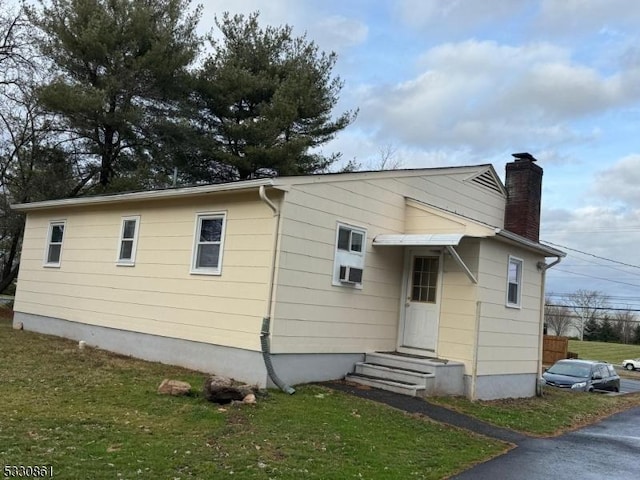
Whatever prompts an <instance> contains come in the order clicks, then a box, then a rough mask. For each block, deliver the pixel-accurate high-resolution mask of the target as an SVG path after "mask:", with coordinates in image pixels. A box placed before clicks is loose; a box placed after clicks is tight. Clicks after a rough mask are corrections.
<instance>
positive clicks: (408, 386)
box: [344, 373, 426, 397]
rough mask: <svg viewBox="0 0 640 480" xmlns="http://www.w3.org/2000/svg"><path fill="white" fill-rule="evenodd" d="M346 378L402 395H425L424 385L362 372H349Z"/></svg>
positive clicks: (348, 380)
mask: <svg viewBox="0 0 640 480" xmlns="http://www.w3.org/2000/svg"><path fill="white" fill-rule="evenodd" d="M344 379H345V380H346V381H347V382H352V383H357V384H360V385H367V386H369V387H373V388H379V389H380V390H387V391H390V392H395V393H399V394H401V395H408V396H410V397H418V396H423V395H424V392H425V389H426V387H425V386H424V385H416V384H413V383H408V382H399V381H394V380H388V379H384V378H379V377H375V376H371V375H364V374H361V373H349V374H347V375H346V376H345V377H344Z"/></svg>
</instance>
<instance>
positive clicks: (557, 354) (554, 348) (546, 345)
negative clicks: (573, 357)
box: [542, 335, 569, 365]
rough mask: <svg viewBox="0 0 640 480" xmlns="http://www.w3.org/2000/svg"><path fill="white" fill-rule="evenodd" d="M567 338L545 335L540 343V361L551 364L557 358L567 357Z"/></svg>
mask: <svg viewBox="0 0 640 480" xmlns="http://www.w3.org/2000/svg"><path fill="white" fill-rule="evenodd" d="M568 354H569V338H568V337H554V336H551V335H545V336H544V340H543V343H542V363H543V364H545V365H552V364H554V363H556V362H557V361H558V360H562V359H563V358H568Z"/></svg>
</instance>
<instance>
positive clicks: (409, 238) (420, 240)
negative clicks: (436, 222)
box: [373, 233, 464, 247]
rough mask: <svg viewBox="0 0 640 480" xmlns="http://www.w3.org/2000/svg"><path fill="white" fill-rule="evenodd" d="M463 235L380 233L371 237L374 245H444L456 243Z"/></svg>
mask: <svg viewBox="0 0 640 480" xmlns="http://www.w3.org/2000/svg"><path fill="white" fill-rule="evenodd" d="M463 236H464V235H462V234H460V233H430V234H406V235H402V234H382V235H376V237H375V238H374V239H373V245H375V246H380V247H383V246H389V247H392V246H410V247H446V246H450V245H458V244H459V243H460V240H462V237H463Z"/></svg>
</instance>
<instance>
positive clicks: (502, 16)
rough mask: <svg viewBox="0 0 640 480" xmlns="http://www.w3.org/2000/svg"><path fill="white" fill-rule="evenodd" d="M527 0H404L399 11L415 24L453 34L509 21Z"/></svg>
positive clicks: (403, 16)
mask: <svg viewBox="0 0 640 480" xmlns="http://www.w3.org/2000/svg"><path fill="white" fill-rule="evenodd" d="M527 3H529V2H528V0H524V1H523V0H492V1H490V2H488V1H477V0H447V1H442V0H402V1H398V2H397V3H395V12H396V15H398V17H399V18H400V19H401V21H403V22H404V23H405V24H406V25H408V26H409V27H411V28H415V29H425V31H428V32H430V33H431V32H434V30H435V32H437V33H442V32H444V31H446V32H448V33H449V34H452V33H459V32H464V31H466V30H470V29H476V28H478V27H481V26H483V25H485V24H487V23H490V22H498V23H499V22H501V21H506V20H507V19H508V18H509V17H510V16H511V15H513V14H514V13H515V12H517V11H519V10H521V9H522V8H523V7H525V6H526V4H527Z"/></svg>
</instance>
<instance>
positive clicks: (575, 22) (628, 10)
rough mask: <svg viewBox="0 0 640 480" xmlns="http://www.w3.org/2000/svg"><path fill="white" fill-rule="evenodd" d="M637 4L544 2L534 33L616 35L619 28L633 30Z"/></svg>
mask: <svg viewBox="0 0 640 480" xmlns="http://www.w3.org/2000/svg"><path fill="white" fill-rule="evenodd" d="M638 22H640V2H637V1H636V0H561V1H558V0H543V1H542V3H541V4H540V12H539V14H538V17H537V19H536V21H535V24H536V30H537V31H540V32H543V33H545V34H547V35H549V34H555V35H562V36H572V37H575V36H577V35H581V34H585V33H589V34H591V33H594V32H600V33H601V34H604V35H611V34H613V35H614V36H616V35H618V34H619V31H618V28H620V27H621V26H630V27H632V28H634V29H635V28H636V27H637V25H638Z"/></svg>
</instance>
